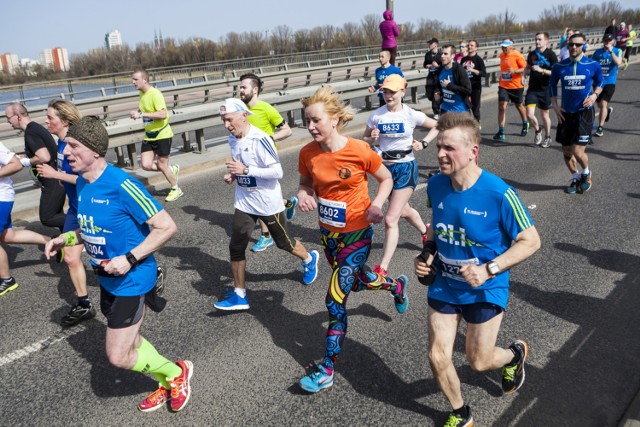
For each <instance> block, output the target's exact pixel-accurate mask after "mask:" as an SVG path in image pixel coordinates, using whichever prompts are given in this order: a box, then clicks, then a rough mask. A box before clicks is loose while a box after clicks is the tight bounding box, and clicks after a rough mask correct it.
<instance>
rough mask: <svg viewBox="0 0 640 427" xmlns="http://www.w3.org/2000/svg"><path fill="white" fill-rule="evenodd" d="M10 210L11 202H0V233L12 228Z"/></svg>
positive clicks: (11, 208) (11, 207)
mask: <svg viewBox="0 0 640 427" xmlns="http://www.w3.org/2000/svg"><path fill="white" fill-rule="evenodd" d="M12 210H13V202H0V233H2V232H4V230H8V229H10V228H13V224H12V223H11V211H12Z"/></svg>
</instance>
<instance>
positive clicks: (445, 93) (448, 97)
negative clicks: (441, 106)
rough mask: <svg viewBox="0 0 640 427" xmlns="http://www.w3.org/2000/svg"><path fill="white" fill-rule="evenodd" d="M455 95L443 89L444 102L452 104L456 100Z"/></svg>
mask: <svg viewBox="0 0 640 427" xmlns="http://www.w3.org/2000/svg"><path fill="white" fill-rule="evenodd" d="M454 95H455V94H454V93H453V92H451V91H450V90H448V89H442V100H443V101H444V102H451V103H453V102H455V100H454V99H453V96H454Z"/></svg>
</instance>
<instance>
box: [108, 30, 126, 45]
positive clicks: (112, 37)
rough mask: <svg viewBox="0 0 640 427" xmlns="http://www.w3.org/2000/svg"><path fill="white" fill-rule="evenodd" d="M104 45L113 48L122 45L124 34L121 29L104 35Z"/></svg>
mask: <svg viewBox="0 0 640 427" xmlns="http://www.w3.org/2000/svg"><path fill="white" fill-rule="evenodd" d="M104 45H105V46H106V48H107V49H113V48H114V47H117V46H122V36H121V35H120V31H118V30H113V31H111V32H110V33H107V34H105V35H104Z"/></svg>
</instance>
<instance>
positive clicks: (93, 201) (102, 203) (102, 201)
mask: <svg viewBox="0 0 640 427" xmlns="http://www.w3.org/2000/svg"><path fill="white" fill-rule="evenodd" d="M91 203H96V204H98V205H107V206H109V199H105V200H102V199H94V198H93V197H92V198H91Z"/></svg>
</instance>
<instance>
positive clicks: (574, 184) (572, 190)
mask: <svg viewBox="0 0 640 427" xmlns="http://www.w3.org/2000/svg"><path fill="white" fill-rule="evenodd" d="M579 183H580V181H579V180H577V179H575V178H574V179H572V180H571V184H569V186H568V187H566V188H565V189H564V192H565V193H567V194H578V185H579Z"/></svg>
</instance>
